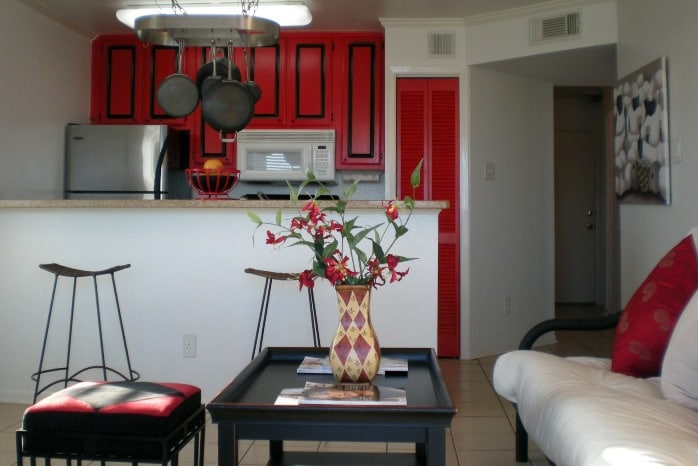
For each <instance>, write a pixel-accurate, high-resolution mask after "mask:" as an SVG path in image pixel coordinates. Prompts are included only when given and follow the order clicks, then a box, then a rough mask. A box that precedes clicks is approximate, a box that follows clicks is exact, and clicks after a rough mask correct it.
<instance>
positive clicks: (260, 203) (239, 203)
mask: <svg viewBox="0 0 698 466" xmlns="http://www.w3.org/2000/svg"><path fill="white" fill-rule="evenodd" d="M303 202H304V201H299V202H298V203H293V202H292V201H279V200H232V199H230V200H228V199H220V200H219V199H188V200H183V199H172V200H169V199H164V200H144V199H109V200H96V199H44V200H0V208H42V209H45V208H58V209H66V208H75V209H124V208H126V209H180V208H182V209H191V208H195V209H211V208H225V209H266V208H270V209H276V208H279V207H281V208H288V209H293V208H297V207H299V206H302V205H303ZM319 202H320V205H323V204H324V203H327V204H328V205H329V204H332V202H333V201H319ZM386 202H388V201H378V200H373V201H361V200H355V201H348V207H349V208H350V209H382V208H384V207H385V203H386ZM448 207H449V203H448V201H417V202H416V203H415V209H427V210H428V209H447V208H448Z"/></svg>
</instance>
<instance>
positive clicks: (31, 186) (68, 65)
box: [0, 0, 91, 199]
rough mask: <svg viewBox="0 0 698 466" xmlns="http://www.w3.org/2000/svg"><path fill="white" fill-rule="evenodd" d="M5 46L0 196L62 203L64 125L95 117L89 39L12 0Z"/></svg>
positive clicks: (3, 26)
mask: <svg viewBox="0 0 698 466" xmlns="http://www.w3.org/2000/svg"><path fill="white" fill-rule="evenodd" d="M0 44H2V47H0V63H3V72H2V86H0V102H2V110H1V111H0V141H1V142H0V161H2V171H0V199H27V198H31V199H51V198H62V197H63V141H64V136H63V133H64V128H65V125H66V123H68V122H76V123H86V122H87V121H86V120H87V118H88V116H89V110H90V107H89V105H90V72H89V70H90V53H91V52H90V40H89V39H88V38H86V37H83V36H81V35H78V34H77V33H75V32H72V31H70V30H69V29H67V28H65V27H64V26H62V25H60V24H58V23H56V22H55V21H52V20H50V19H48V18H47V17H45V16H42V15H41V14H39V13H37V12H36V11H34V10H32V9H30V8H29V7H27V6H25V5H23V4H21V3H19V2H18V1H17V0H9V1H5V2H3V3H2V15H0Z"/></svg>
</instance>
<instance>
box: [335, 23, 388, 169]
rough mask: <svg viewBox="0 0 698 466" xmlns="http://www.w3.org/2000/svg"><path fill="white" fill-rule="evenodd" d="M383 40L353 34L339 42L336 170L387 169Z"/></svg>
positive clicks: (337, 43) (336, 66)
mask: <svg viewBox="0 0 698 466" xmlns="http://www.w3.org/2000/svg"><path fill="white" fill-rule="evenodd" d="M383 44H384V40H383V35H382V34H364V35H357V34H352V35H349V36H346V37H339V38H338V39H337V41H336V55H335V77H334V82H335V83H337V89H336V92H335V96H336V102H337V104H336V106H335V113H336V114H337V115H338V118H337V129H338V131H337V134H338V136H339V137H338V140H337V142H336V150H337V157H336V168H337V169H340V170H341V169H353V170H357V169H358V170H361V169H364V170H382V169H383V167H384V163H385V162H384V158H383V148H384V143H383V142H384V140H383V138H384V130H383V115H384V99H383V95H384V85H383V83H384V47H383Z"/></svg>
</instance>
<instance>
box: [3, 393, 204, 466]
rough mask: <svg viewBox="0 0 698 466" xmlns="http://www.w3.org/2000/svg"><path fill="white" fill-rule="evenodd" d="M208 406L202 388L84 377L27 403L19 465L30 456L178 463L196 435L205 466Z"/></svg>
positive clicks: (197, 464)
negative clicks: (87, 378) (182, 450)
mask: <svg viewBox="0 0 698 466" xmlns="http://www.w3.org/2000/svg"><path fill="white" fill-rule="evenodd" d="M205 421H206V418H205V411H204V406H203V405H202V404H201V390H200V389H199V388H198V387H195V386H192V385H186V384H180V383H152V382H134V381H123V382H81V383H78V384H76V385H73V386H70V387H68V388H65V389H63V390H61V391H59V392H56V393H53V394H51V395H49V396H48V397H46V398H44V399H43V400H41V401H39V402H37V403H36V404H34V405H32V406H30V407H29V408H27V410H26V411H25V413H24V417H23V419H22V428H21V429H19V430H18V431H17V434H16V439H17V464H18V465H19V466H22V464H23V463H22V459H23V458H25V457H28V458H30V463H31V464H35V461H36V459H37V458H44V459H45V461H46V464H50V463H49V459H50V458H64V459H65V460H66V464H70V461H71V460H77V461H78V464H81V463H80V462H81V461H83V460H90V461H101V462H104V461H110V462H128V463H132V464H133V465H135V464H138V463H141V462H147V463H160V464H162V465H163V466H165V465H167V464H168V463H171V464H172V465H176V464H177V463H178V455H179V452H180V450H181V449H182V448H183V447H184V446H185V445H186V444H187V443H188V442H189V441H190V440H191V439H194V461H193V464H194V466H203V445H204V432H205Z"/></svg>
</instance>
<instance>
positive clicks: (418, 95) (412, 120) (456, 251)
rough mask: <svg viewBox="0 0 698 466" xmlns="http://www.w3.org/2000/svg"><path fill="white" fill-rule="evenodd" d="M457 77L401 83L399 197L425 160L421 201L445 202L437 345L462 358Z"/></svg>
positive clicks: (441, 218)
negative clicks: (421, 160) (411, 176)
mask: <svg viewBox="0 0 698 466" xmlns="http://www.w3.org/2000/svg"><path fill="white" fill-rule="evenodd" d="M459 146H460V135H459V108H458V79H457V78H400V79H398V80H397V153H398V161H397V167H398V191H399V192H398V195H399V197H402V196H404V195H412V188H411V186H410V174H411V172H412V170H413V168H414V166H415V165H416V164H417V163H418V162H419V160H420V159H421V158H422V157H424V173H423V176H422V185H421V186H420V188H419V189H418V190H417V192H416V193H415V199H418V200H447V201H449V204H450V208H448V209H446V210H443V211H442V212H441V214H439V259H438V261H439V262H438V263H439V272H438V281H439V287H438V344H437V354H438V355H439V356H440V357H459V356H460V220H459V211H460V208H459V192H460V177H459V174H460V163H459V153H460V150H459Z"/></svg>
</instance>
